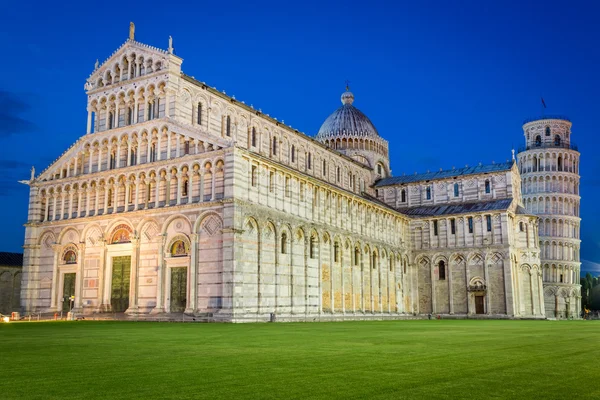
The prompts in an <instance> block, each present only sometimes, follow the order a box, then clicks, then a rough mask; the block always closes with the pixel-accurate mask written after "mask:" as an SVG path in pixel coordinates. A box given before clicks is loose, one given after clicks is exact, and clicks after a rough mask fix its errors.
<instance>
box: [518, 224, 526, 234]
mask: <svg viewBox="0 0 600 400" xmlns="http://www.w3.org/2000/svg"><path fill="white" fill-rule="evenodd" d="M519 230H520V231H521V232H524V231H525V226H524V225H523V222H519Z"/></svg>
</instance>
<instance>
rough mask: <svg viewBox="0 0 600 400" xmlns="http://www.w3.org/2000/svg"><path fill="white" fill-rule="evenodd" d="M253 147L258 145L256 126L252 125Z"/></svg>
mask: <svg viewBox="0 0 600 400" xmlns="http://www.w3.org/2000/svg"><path fill="white" fill-rule="evenodd" d="M252 147H256V128H255V127H252Z"/></svg>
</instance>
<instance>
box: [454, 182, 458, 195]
mask: <svg viewBox="0 0 600 400" xmlns="http://www.w3.org/2000/svg"><path fill="white" fill-rule="evenodd" d="M454 197H458V183H455V184H454Z"/></svg>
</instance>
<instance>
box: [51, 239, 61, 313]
mask: <svg viewBox="0 0 600 400" xmlns="http://www.w3.org/2000/svg"><path fill="white" fill-rule="evenodd" d="M52 250H53V251H54V255H53V262H52V289H51V291H50V311H58V309H59V307H58V301H57V300H58V298H57V296H58V285H59V282H58V275H59V274H58V257H59V253H60V250H61V246H59V245H58V244H56V243H55V244H53V245H52Z"/></svg>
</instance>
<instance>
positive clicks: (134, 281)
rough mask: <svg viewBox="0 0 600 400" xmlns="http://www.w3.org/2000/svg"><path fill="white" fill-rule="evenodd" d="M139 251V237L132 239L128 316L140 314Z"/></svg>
mask: <svg viewBox="0 0 600 400" xmlns="http://www.w3.org/2000/svg"><path fill="white" fill-rule="evenodd" d="M139 250H140V240H139V239H138V238H137V237H136V238H133V239H131V272H130V282H131V284H130V286H129V308H127V311H125V313H127V314H135V313H137V312H138V281H139V265H138V264H139V262H138V260H139Z"/></svg>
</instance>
